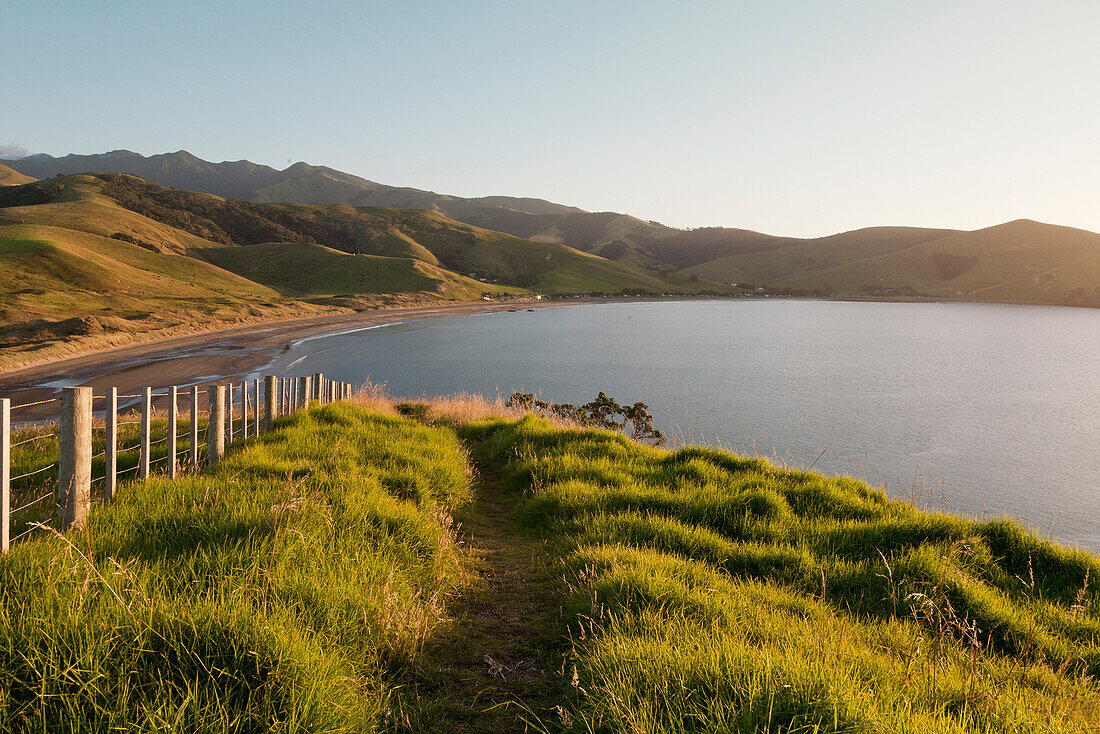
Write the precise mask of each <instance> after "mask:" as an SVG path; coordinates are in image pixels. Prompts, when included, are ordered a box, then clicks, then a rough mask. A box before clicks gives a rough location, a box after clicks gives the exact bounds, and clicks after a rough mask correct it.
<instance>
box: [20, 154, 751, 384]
mask: <svg viewBox="0 0 1100 734" xmlns="http://www.w3.org/2000/svg"><path fill="white" fill-rule="evenodd" d="M0 265H2V267H0V304H2V306H0V347H2V348H3V351H2V353H0V368H4V367H13V366H15V365H17V364H25V363H29V362H30V361H38V360H42V359H46V358H49V357H51V356H56V355H58V354H62V353H69V352H72V351H74V350H79V349H91V348H105V347H110V346H117V345H119V344H123V343H126V342H128V341H133V340H136V339H145V338H153V337H157V336H166V335H169V334H175V333H181V332H185V331H191V330H195V329H197V328H215V327H218V326H225V325H231V324H239V323H247V322H252V321H259V320H265V319H271V318H285V317H290V316H302V315H310V314H316V313H321V312H324V311H331V310H334V309H348V308H367V307H376V306H379V305H384V304H386V303H398V302H400V303H401V304H403V305H410V303H419V302H430V301H439V300H447V301H453V300H471V299H478V298H482V297H484V296H485V294H493V296H494V297H517V296H523V295H525V294H529V293H530V292H531V291H532V290H534V291H539V292H543V293H562V294H564V293H588V292H599V293H603V292H611V293H616V294H617V293H621V292H632V293H668V292H675V293H693V292H699V291H707V290H710V291H714V292H729V291H730V289H729V288H728V287H725V286H721V285H719V284H715V283H710V282H709V281H706V280H704V279H698V278H694V279H693V278H690V277H689V276H686V275H684V276H678V275H663V274H661V273H659V272H654V271H647V270H644V269H640V268H636V267H632V266H630V265H627V264H623V263H617V262H613V261H610V260H607V259H604V258H601V257H598V256H596V255H593V254H590V253H584V252H580V251H578V250H575V249H573V248H570V247H567V246H565V245H560V244H555V243H548V242H535V241H531V240H524V239H522V238H518V237H514V236H511V235H507V234H503V233H500V232H493V231H490V230H485V229H482V228H479V227H475V226H472V225H468V224H463V223H461V222H456V221H454V220H451V219H448V218H447V217H444V216H443V215H442V214H439V213H437V212H428V211H424V210H420V209H388V208H383V207H354V206H350V205H330V206H310V205H303V204H254V203H251V202H243V201H240V200H236V199H230V198H224V197H220V196H215V195H211V194H202V193H196V192H191V191H183V190H179V189H170V188H167V187H164V186H159V185H157V184H152V183H149V182H148V181H145V180H143V179H140V178H137V177H135V176H130V175H125V174H98V175H86V174H80V175H72V176H62V177H60V178H51V179H47V180H43V181H37V182H31V183H24V184H21V185H14V186H7V187H4V188H0Z"/></svg>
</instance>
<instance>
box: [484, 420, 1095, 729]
mask: <svg viewBox="0 0 1100 734" xmlns="http://www.w3.org/2000/svg"><path fill="white" fill-rule="evenodd" d="M464 435H466V437H467V438H468V439H469V440H471V441H473V442H474V445H475V455H476V456H478V459H479V461H480V462H481V463H483V464H489V465H492V466H495V467H497V470H498V471H500V472H501V473H502V474H503V477H504V481H505V482H506V483H507V485H508V486H509V487H510V488H511V490H512V491H513V492H515V493H516V494H515V496H516V497H524V496H526V497H529V499H525V500H521V502H522V506H521V510H520V513H521V517H522V518H523V522H524V524H525V525H526V526H527V527H528V528H530V529H531V530H533V531H535V532H538V533H540V534H541V535H543V536H544V537H545V538H547V540H548V542H549V543H550V547H552V548H555V549H557V551H558V552H560V553H561V554H562V555H563V557H564V562H565V564H566V566H567V568H568V569H570V571H569V574H568V578H569V579H571V583H570V588H571V599H572V601H571V602H570V605H569V608H570V609H571V610H572V614H573V615H574V616H573V617H572V621H571V622H569V625H568V629H569V630H570V635H571V639H572V640H573V641H574V659H573V663H572V665H567V666H566V669H565V675H566V676H567V677H569V676H572V679H573V684H574V686H575V691H576V693H577V696H576V700H575V702H574V704H573V705H572V706H571V707H569V709H568V711H567V714H566V715H565V716H564V717H563V718H566V719H568V720H570V721H572V722H573V724H574V729H576V730H578V731H608V732H642V731H644V732H649V733H651V734H652V733H657V732H688V731H693V732H694V731H699V732H702V731H708V732H709V731H745V732H749V731H896V732H928V731H936V732H1009V731H1012V732H1022V731H1028V732H1030V731H1086V730H1093V729H1092V728H1093V727H1096V726H1097V725H1100V706H1097V703H1096V702H1097V700H1098V698H1097V697H1098V695H1100V690H1098V689H1097V687H1096V684H1095V682H1093V681H1092V680H1088V679H1086V678H1080V677H1079V676H1081V675H1085V676H1096V675H1097V674H1098V673H1100V613H1098V610H1097V608H1096V603H1097V601H1100V594H1098V593H1097V591H1096V590H1095V584H1092V585H1091V586H1089V585H1088V583H1087V581H1086V579H1095V578H1096V577H1097V574H1098V573H1100V563H1098V561H1097V559H1096V558H1095V557H1092V556H1089V555H1086V554H1083V553H1077V552H1071V551H1068V550H1065V549H1062V548H1059V547H1056V546H1054V545H1052V544H1050V543H1047V542H1043V541H1039V540H1037V539H1036V538H1034V537H1033V536H1031V535H1029V534H1027V533H1025V532H1023V531H1021V530H1020V529H1019V528H1018V527H1016V526H1015V525H1013V524H1012V523H1010V522H1007V521H991V522H974V521H969V520H963V519H959V518H954V517H948V516H942V515H936V514H931V513H925V512H921V511H918V510H915V509H913V508H911V507H909V506H908V505H905V504H902V503H899V502H896V501H892V500H889V499H887V498H886V497H885V496H884V495H883V494H882V493H881V492H879V491H876V490H873V489H871V488H869V487H867V486H866V485H865V484H863V483H861V482H857V481H854V480H851V479H845V478H841V479H828V478H825V477H822V476H820V475H815V474H807V473H801V472H788V471H784V470H780V469H777V468H775V467H773V466H771V465H769V464H768V463H767V462H765V461H763V460H759V459H743V458H738V457H735V456H732V455H729V454H726V453H723V452H718V451H711V450H704V449H697V448H688V449H683V450H681V451H678V452H666V451H660V450H654V449H648V448H645V447H641V446H638V445H636V444H632V443H630V442H629V441H626V440H625V439H623V438H622V437H620V436H616V435H612V434H607V433H600V432H593V431H588V432H578V431H572V430H561V429H557V428H554V427H553V426H551V425H550V424H548V423H547V422H545V421H543V420H537V419H532V418H527V419H524V420H523V421H520V422H519V423H515V422H514V421H508V420H501V419H496V420H491V421H487V422H482V423H480V424H478V423H475V424H473V425H471V426H470V427H469V428H467V429H466V431H465V434H464ZM1082 586H1086V587H1087V590H1086V591H1085V592H1083V593H1082V594H1081V596H1078V593H1079V590H1080V589H1081V588H1082ZM563 632H564V630H563ZM573 666H575V667H573ZM574 671H575V672H574Z"/></svg>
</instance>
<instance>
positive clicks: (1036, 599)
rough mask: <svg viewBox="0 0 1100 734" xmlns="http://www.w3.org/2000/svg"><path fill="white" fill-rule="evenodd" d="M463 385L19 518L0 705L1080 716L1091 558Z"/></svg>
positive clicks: (332, 724) (412, 726)
mask: <svg viewBox="0 0 1100 734" xmlns="http://www.w3.org/2000/svg"><path fill="white" fill-rule="evenodd" d="M372 400H373V402H370V404H371V405H373V406H380V407H384V406H385V401H384V400H383V399H381V398H377V396H375V398H372ZM475 402H476V401H473V400H472V399H469V398H459V399H456V400H455V401H452V403H451V404H449V405H444V404H442V403H440V404H437V405H436V406H435V407H432V406H423V405H421V406H416V405H413V406H406V412H407V413H408V414H409V415H413V416H417V420H413V419H412V418H403V417H396V416H392V415H389V414H381V413H375V412H370V411H368V410H366V409H364V408H362V407H357V406H352V405H348V404H337V405H332V406H327V407H324V408H314V409H312V410H310V411H308V412H305V413H299V414H296V415H294V416H291V417H289V418H286V419H283V420H282V421H280V422H279V424H278V426H277V428H276V430H275V431H273V432H271V433H268V434H265V435H264V436H262V437H261V438H260V439H254V440H252V441H249V442H247V443H245V444H239V445H237V446H236V447H234V448H233V449H232V450H231V451H230V453H229V455H228V456H227V458H226V459H225V460H224V461H223V462H222V463H221V464H220V465H219V466H218V467H216V468H214V469H212V470H203V471H202V472H200V473H198V474H194V475H187V476H185V477H183V478H181V479H179V480H176V481H168V480H166V479H163V478H154V479H150V480H147V481H144V482H131V483H127V484H126V485H124V486H123V487H122V489H121V490H120V492H119V496H118V498H117V499H116V500H115V501H114V502H113V503H110V504H97V505H95V506H94V508H93V512H92V516H91V521H90V524H89V526H88V528H87V529H86V530H84V531H81V532H78V533H73V534H70V535H68V536H66V537H65V538H64V539H62V538H61V537H60V536H56V535H52V534H47V533H46V532H45V531H41V532H40V533H38V534H36V535H32V536H31V539H29V540H24V541H20V542H18V543H17V544H16V545H15V547H14V548H13V550H12V552H11V553H10V554H8V555H7V556H6V557H3V558H0V596H2V597H3V600H4V606H3V613H2V616H0V731H9V730H10V731H42V732H46V731H104V730H109V729H111V728H112V727H114V728H118V729H125V730H138V731H147V730H177V731H209V732H215V731H216V732H224V731H234V732H237V731H239V732H244V731H270V730H276V731H318V732H320V731H326V732H327V731H337V732H338V731H399V732H406V731H408V732H411V731H447V732H451V731H454V732H469V733H473V732H490V731H568V732H589V733H592V732H601V733H603V732H608V733H610V732H623V733H628V732H629V733H634V732H646V733H647V734H663V733H666V732H668V733H681V732H756V731H774V732H913V733H914V734H916V733H918V732H989V733H993V732H997V733H1002V732H1004V733H1007V732H1085V731H1095V730H1096V729H1097V727H1100V704H1098V701H1100V688H1098V686H1097V683H1096V678H1097V675H1098V674H1100V607H1098V603H1100V592H1098V591H1097V589H1096V579H1097V577H1098V575H1100V561H1098V560H1097V558H1096V557H1094V556H1092V555H1090V554H1087V553H1083V552H1078V551H1072V550H1068V549H1066V548H1062V547H1060V546H1057V545H1055V544H1053V543H1050V542H1047V541H1044V540H1042V539H1039V538H1037V537H1036V536H1034V535H1033V534H1031V533H1029V532H1026V531H1024V530H1022V529H1021V528H1020V527H1019V526H1018V525H1016V524H1015V523H1013V522H1011V521H1008V520H1003V519H995V520H983V521H977V520H971V519H966V518H961V517H955V516H950V515H944V514H937V513H930V512H926V511H922V510H919V509H916V508H914V507H912V506H910V505H908V504H905V503H902V502H898V501H895V500H892V499H890V498H888V497H887V496H886V495H884V494H883V493H882V492H881V491H879V490H876V489H873V488H871V487H869V486H867V485H866V484H864V483H862V482H859V481H856V480H853V479H850V478H844V477H840V478H829V477H824V476H821V475H818V474H813V473H809V472H803V471H792V470H786V469H781V468H778V467H776V466H774V465H772V464H770V463H768V462H767V461H765V460H763V459H759V458H753V457H740V456H735V455H732V454H729V453H726V452H722V451H717V450H711V449H705V448H699V447H686V448H682V449H679V450H675V451H667V450H662V449H654V448H650V447H647V446H643V445H640V444H637V443H633V442H631V441H629V440H627V439H626V438H624V437H623V436H621V435H618V434H612V433H608V432H602V431H593V430H580V429H575V428H563V427H559V426H555V425H554V424H552V423H550V422H548V421H547V420H544V419H541V418H535V417H533V416H527V417H524V418H519V419H517V418H515V417H493V418H481V417H479V416H484V415H487V414H488V415H501V414H504V415H507V411H506V410H504V409H503V408H500V407H493V406H484V405H481V404H475ZM439 406H443V407H439ZM164 429H165V427H164V425H163V422H159V423H157V424H156V430H155V433H154V435H155V436H159V435H161V434H162V433H163V431H164ZM34 430H37V431H45V432H48V431H49V430H50V429H49V427H41V428H37V429H34ZM124 430H127V431H130V432H131V433H128V434H127V438H128V439H129V438H132V437H133V434H132V432H133V431H134V430H135V428H134V427H129V426H128V427H126V428H125V429H124ZM179 432H180V433H184V432H185V424H184V423H182V422H181V424H180V426H179ZM27 435H30V434H29V433H24V434H21V435H20V439H21V438H23V437H26V436H27ZM96 440H97V441H98V440H99V439H98V437H97V439H96ZM123 443H124V444H126V441H123ZM46 444H47V445H45V446H40V445H38V444H33V443H32V444H26V445H24V447H20V449H19V453H18V454H17V456H16V464H17V467H18V468H17V469H16V471H17V472H19V471H20V469H22V470H27V469H30V468H34V467H36V466H40V465H44V463H46V462H49V461H51V460H52V458H53V456H54V454H53V453H52V451H53V449H52V448H51V447H50V446H49V445H48V444H49V442H48V441H47V442H46ZM97 447H98V444H97ZM180 450H181V451H183V450H184V449H183V447H182V446H181V447H180ZM467 455H469V456H470V457H471V459H472V464H471V463H468V461H467V458H466V457H467ZM97 461H101V459H99V460H97ZM132 461H136V457H133V456H131V457H128V458H127V459H126V460H125V462H126V463H124V464H123V465H124V466H125V465H129V462H132ZM97 466H98V465H97ZM93 475H96V470H95V469H93ZM473 478H476V481H472V479H473ZM47 484H48V482H47ZM18 489H19V491H20V492H21V493H31V492H32V491H33V490H34V488H33V487H29V486H28V487H23V486H21V487H19V488H18ZM452 513H454V516H455V517H458V518H459V520H460V521H461V522H462V527H463V531H462V532H461V533H459V532H458V531H457V529H456V526H455V524H454V522H453V521H452V520H451V517H452Z"/></svg>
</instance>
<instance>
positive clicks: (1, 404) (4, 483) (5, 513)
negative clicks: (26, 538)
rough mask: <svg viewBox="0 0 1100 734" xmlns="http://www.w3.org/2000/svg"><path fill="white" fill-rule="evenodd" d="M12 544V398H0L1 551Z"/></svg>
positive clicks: (4, 551) (3, 551)
mask: <svg viewBox="0 0 1100 734" xmlns="http://www.w3.org/2000/svg"><path fill="white" fill-rule="evenodd" d="M10 545H11V398H0V553H7V552H8V547H9V546H10Z"/></svg>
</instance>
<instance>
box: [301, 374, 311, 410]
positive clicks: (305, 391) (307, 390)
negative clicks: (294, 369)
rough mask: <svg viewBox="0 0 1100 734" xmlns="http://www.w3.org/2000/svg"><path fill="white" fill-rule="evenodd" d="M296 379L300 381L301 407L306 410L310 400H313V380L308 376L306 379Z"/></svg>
mask: <svg viewBox="0 0 1100 734" xmlns="http://www.w3.org/2000/svg"><path fill="white" fill-rule="evenodd" d="M298 379H299V380H300V381H301V383H300V384H301V386H302V405H301V407H303V408H308V407H309V403H310V400H312V399H313V378H312V377H309V376H306V377H299V378H298Z"/></svg>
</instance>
